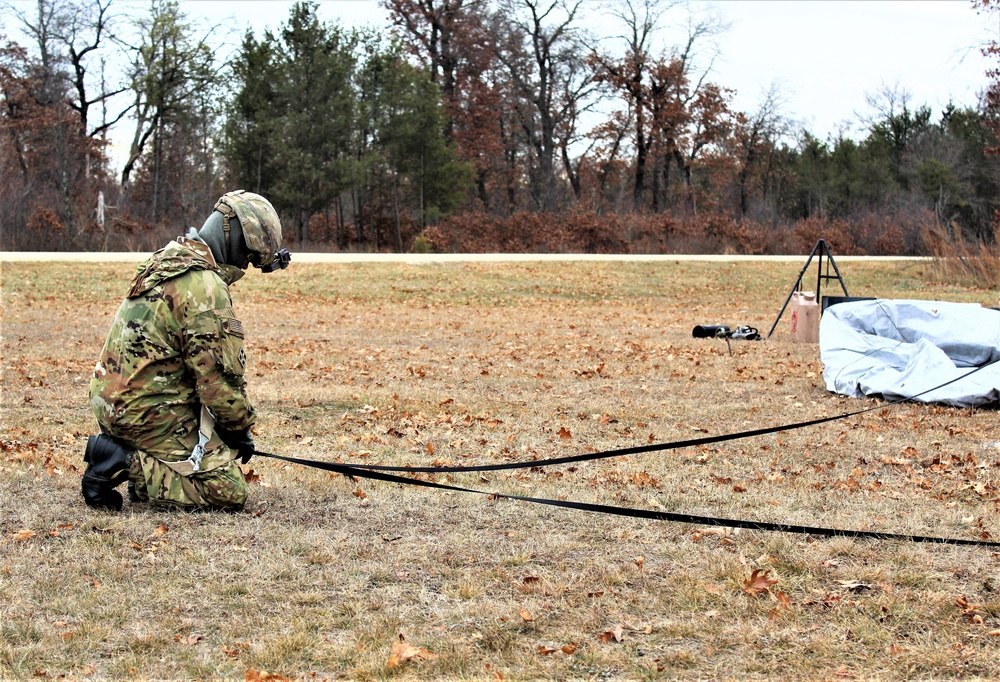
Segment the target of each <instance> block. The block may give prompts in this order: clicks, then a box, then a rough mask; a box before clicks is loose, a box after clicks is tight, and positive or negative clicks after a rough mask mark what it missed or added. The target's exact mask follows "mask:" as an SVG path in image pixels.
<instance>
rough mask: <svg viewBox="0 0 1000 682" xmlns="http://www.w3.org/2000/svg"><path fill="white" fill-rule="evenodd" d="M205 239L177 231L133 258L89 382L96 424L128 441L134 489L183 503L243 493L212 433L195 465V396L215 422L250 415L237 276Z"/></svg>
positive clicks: (231, 422)
mask: <svg viewBox="0 0 1000 682" xmlns="http://www.w3.org/2000/svg"><path fill="white" fill-rule="evenodd" d="M243 274H244V273H243V271H242V270H241V269H240V268H238V267H235V266H232V265H221V266H218V265H216V260H215V258H214V257H213V255H212V251H211V249H210V248H209V247H208V246H206V245H205V244H203V243H202V242H200V241H197V240H193V239H187V238H184V237H179V238H177V239H176V240H175V241H172V242H170V243H169V244H168V245H167V246H166V247H164V248H163V249H161V250H160V251H157V252H156V253H155V254H153V255H152V256H151V257H150V258H149V260H147V261H146V262H145V263H143V264H142V265H140V266H139V267H138V269H137V271H136V276H135V278H134V279H133V280H132V285H131V289H130V290H129V292H128V297H127V298H126V299H125V301H123V302H122V304H121V307H120V308H119V309H118V313H117V315H116V316H115V319H114V322H113V323H112V325H111V331H110V332H109V333H108V339H107V342H106V343H105V345H104V349H103V351H102V352H101V357H100V360H99V361H98V363H97V366H96V367H95V369H94V377H93V379H92V380H91V382H90V404H91V407H92V408H93V410H94V414H95V415H96V416H97V421H98V422H99V424H100V426H101V431H102V432H103V433H105V434H107V435H110V436H113V437H116V438H119V439H121V440H123V441H125V442H126V443H127V444H129V445H131V446H133V447H134V448H136V453H135V455H134V456H133V458H132V462H131V468H130V470H129V479H130V480H131V481H132V482H133V483H134V484H135V492H136V494H137V495H138V497H139V498H140V499H148V500H149V502H150V503H151V504H154V505H164V506H175V507H182V508H194V507H210V508H239V507H241V506H243V504H244V503H245V502H246V498H247V485H246V481H245V479H244V477H243V472H242V470H241V469H240V467H239V465H238V464H237V463H236V462H235V461H234V457H235V452H234V451H233V450H232V449H230V448H229V447H227V446H226V445H225V444H223V442H222V440H221V439H220V438H219V436H218V435H216V434H215V433H212V435H211V438H210V439H209V440H208V442H207V444H206V445H205V448H204V450H205V454H204V456H203V458H202V459H201V461H200V463H199V464H198V466H197V468H196V467H195V464H194V462H193V461H192V459H191V456H192V451H193V450H194V449H195V446H196V445H197V444H198V442H199V438H198V433H199V425H200V414H201V411H202V406H204V407H207V408H209V409H210V410H211V412H212V413H213V414H214V416H215V419H216V421H217V422H218V424H219V426H220V427H221V428H225V429H228V430H234V431H235V430H243V429H247V428H249V427H250V425H251V424H253V423H254V420H255V417H256V415H255V412H254V408H253V406H252V405H251V404H250V402H249V400H248V399H247V396H246V382H245V381H244V378H243V373H244V368H245V364H246V356H245V354H244V350H243V326H242V325H241V324H240V321H239V320H237V319H236V316H235V314H234V312H233V308H232V300H231V298H230V295H229V285H230V284H232V283H233V282H235V281H236V280H238V279H239V278H240V277H242V276H243Z"/></svg>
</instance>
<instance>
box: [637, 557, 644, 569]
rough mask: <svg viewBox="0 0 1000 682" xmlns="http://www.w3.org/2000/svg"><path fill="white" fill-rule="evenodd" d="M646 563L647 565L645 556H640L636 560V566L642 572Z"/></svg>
mask: <svg viewBox="0 0 1000 682" xmlns="http://www.w3.org/2000/svg"><path fill="white" fill-rule="evenodd" d="M644 563H646V557H644V556H638V557H636V558H635V565H636V566H638V567H639V570H640V571H641V570H642V565H643V564H644Z"/></svg>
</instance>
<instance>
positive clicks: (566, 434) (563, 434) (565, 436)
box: [559, 426, 573, 440]
mask: <svg viewBox="0 0 1000 682" xmlns="http://www.w3.org/2000/svg"><path fill="white" fill-rule="evenodd" d="M572 437H573V434H572V433H571V432H570V430H569V429H567V428H566V427H565V426H564V427H562V428H561V429H559V438H561V439H562V440H569V439H570V438H572Z"/></svg>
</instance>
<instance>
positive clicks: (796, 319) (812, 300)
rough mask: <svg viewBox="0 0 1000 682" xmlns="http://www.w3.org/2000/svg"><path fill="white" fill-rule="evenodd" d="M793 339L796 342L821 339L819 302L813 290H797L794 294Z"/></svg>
mask: <svg viewBox="0 0 1000 682" xmlns="http://www.w3.org/2000/svg"><path fill="white" fill-rule="evenodd" d="M791 339H792V341H795V342H796V343H817V342H818V341H819V303H817V302H816V294H815V293H813V292H812V291H796V292H795V293H793V294H792V327H791Z"/></svg>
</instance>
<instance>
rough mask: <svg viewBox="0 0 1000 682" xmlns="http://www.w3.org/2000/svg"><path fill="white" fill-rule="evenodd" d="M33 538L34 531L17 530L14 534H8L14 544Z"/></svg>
mask: <svg viewBox="0 0 1000 682" xmlns="http://www.w3.org/2000/svg"><path fill="white" fill-rule="evenodd" d="M33 537H35V531H33V530H27V529H25V530H19V531H17V532H16V533H11V534H10V539H11V540H14V541H15V542H17V541H19V540H30V539H31V538H33Z"/></svg>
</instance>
